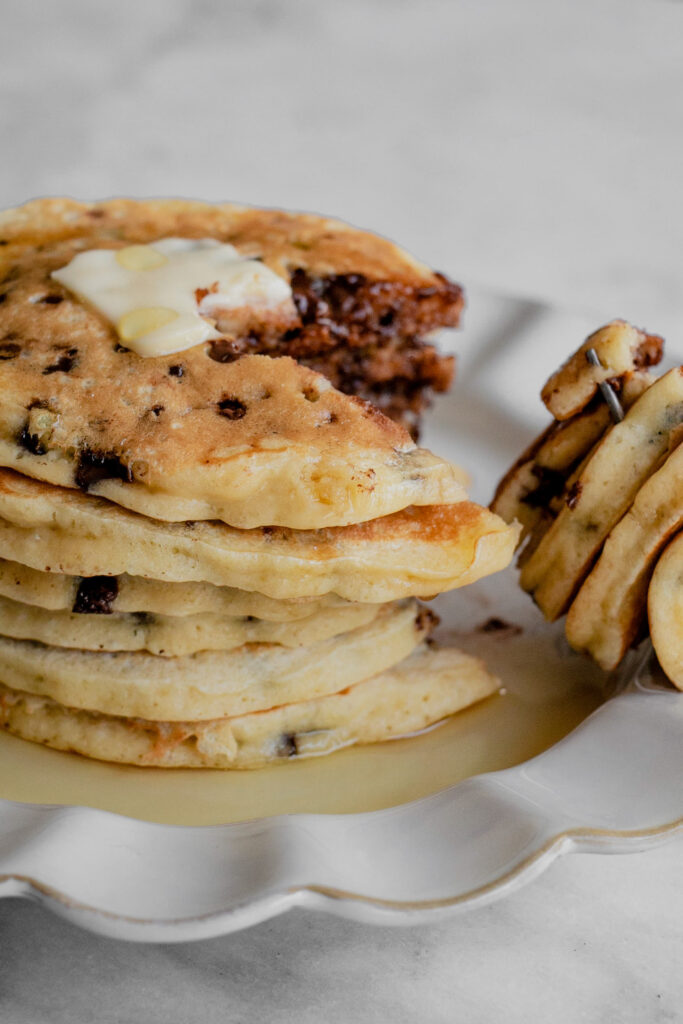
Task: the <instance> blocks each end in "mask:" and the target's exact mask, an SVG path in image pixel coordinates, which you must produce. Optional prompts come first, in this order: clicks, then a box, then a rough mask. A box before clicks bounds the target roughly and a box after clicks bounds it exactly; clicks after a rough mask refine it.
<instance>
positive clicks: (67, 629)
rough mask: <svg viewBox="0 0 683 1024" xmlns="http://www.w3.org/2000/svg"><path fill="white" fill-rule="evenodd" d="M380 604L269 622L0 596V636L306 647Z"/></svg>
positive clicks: (67, 643) (96, 644) (194, 646)
mask: <svg viewBox="0 0 683 1024" xmlns="http://www.w3.org/2000/svg"><path fill="white" fill-rule="evenodd" d="M383 607H386V606H384V605H377V604H346V605H340V606H339V607H338V608H326V609H323V610H321V611H318V612H314V613H313V614H311V615H309V616H307V617H306V618H301V619H296V620H295V621H285V622H272V621H268V620H267V619H256V618H254V617H253V616H251V615H247V616H228V615H217V614H216V613H215V612H202V613H201V614H196V615H155V614H153V613H151V612H132V613H125V612H112V613H110V614H109V615H93V614H85V615H83V614H81V613H79V612H76V613H74V612H68V611H62V612H55V611H47V610H45V609H44V608H35V607H32V606H31V605H28V604H21V603H20V602H19V601H11V600H9V599H8V598H6V597H0V636H6V637H12V638H13V639H15V640H36V641H38V642H40V643H42V644H51V645H52V646H54V647H73V648H76V649H79V650H85V651H148V652H149V653H150V654H158V655H160V656H163V657H166V658H177V657H182V656H183V655H185V654H196V653H197V652H198V651H230V650H233V649H234V648H236V647H242V646H243V645H244V644H280V645H282V646H284V647H305V646H310V645H311V644H316V643H318V642H319V641H320V640H327V639H328V638H329V637H333V636H338V635H339V634H341V633H347V632H349V631H350V630H353V629H357V628H358V627H360V626H365V625H367V624H368V623H369V622H372V620H373V619H374V618H376V617H377V615H378V613H379V611H380V609H381V608H383Z"/></svg>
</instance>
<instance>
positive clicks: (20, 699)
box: [0, 647, 499, 768]
mask: <svg viewBox="0 0 683 1024" xmlns="http://www.w3.org/2000/svg"><path fill="white" fill-rule="evenodd" d="M498 685H499V684H498V680H497V679H495V678H494V677H493V676H491V675H490V674H489V673H488V672H487V671H486V668H485V667H484V665H483V663H482V662H481V661H479V660H478V659H476V658H472V657H470V656H469V655H466V654H462V653H461V652H460V651H457V650H454V649H448V650H438V649H434V648H425V647H420V648H418V649H417V650H416V651H415V653H414V654H413V655H411V657H410V658H408V659H406V660H405V661H404V662H402V664H401V665H397V666H396V667H395V668H392V669H389V670H388V671H386V672H383V673H382V674H381V675H378V676H375V677H374V678H373V679H369V680H367V681H365V682H362V683H358V684H357V685H355V686H351V687H348V688H347V689H345V690H343V691H342V692H341V693H336V694H333V695H331V696H327V697H321V698H318V699H316V700H310V701H303V702H301V703H298V704H288V705H285V706H284V707H280V708H275V709H273V710H271V711H263V712H259V713H256V714H250V715H244V716H240V717H236V718H229V719H218V720H214V721H208V722H179V723H163V722H151V721H144V720H141V719H126V718H121V717H113V716H106V715H99V714H96V713H92V712H87V711H78V710H75V709H73V708H67V707H64V706H63V705H61V704H58V703H56V702H55V701H51V700H49V699H46V698H41V697H35V696H33V695H30V694H27V693H25V692H20V691H16V690H12V689H9V688H8V687H6V686H2V685H1V684H0V726H4V728H6V729H7V730H8V731H9V732H12V733H15V734H16V735H17V736H22V737H23V738H24V739H28V740H33V741H34V742H38V743H44V744H46V745H47V746H49V747H55V748H56V749H58V750H69V751H73V752H75V753H79V754H84V755H85V756H86V757H93V758H97V759H98V760H104V761H118V762H123V763H125V764H136V765H143V766H145V767H150V766H158V767H163V768H259V767H261V766H263V765H265V764H270V763H284V762H288V761H291V760H298V759H300V758H304V757H316V756H318V755H321V754H329V753H331V752H332V751H334V750H339V749H340V748H341V747H348V746H351V745H352V744H355V743H377V742H381V741H383V740H389V739H394V738H396V737H399V736H405V735H409V734H410V733H415V732H418V731H419V730H421V729H424V728H426V727H427V726H429V725H432V724H434V723H435V722H438V721H440V720H441V719H443V718H446V717H447V716H448V715H452V714H454V713H456V712H458V711H461V710H462V709H463V708H465V707H468V706H469V705H471V704H474V703H475V702H476V701H480V700H483V699H484V698H485V697H488V696H490V695H491V694H493V693H495V691H496V690H497V688H498Z"/></svg>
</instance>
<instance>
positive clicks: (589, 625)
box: [567, 370, 683, 669]
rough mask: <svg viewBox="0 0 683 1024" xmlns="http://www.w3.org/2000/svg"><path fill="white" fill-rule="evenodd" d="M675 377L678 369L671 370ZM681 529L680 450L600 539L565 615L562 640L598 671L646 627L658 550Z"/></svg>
mask: <svg viewBox="0 0 683 1024" xmlns="http://www.w3.org/2000/svg"><path fill="white" fill-rule="evenodd" d="M672 372H676V373H678V370H676V371H672ZM681 527H683V446H679V447H678V448H676V450H675V451H674V452H673V453H672V454H671V455H670V456H669V458H668V459H667V460H666V462H665V463H664V465H663V466H662V467H661V469H659V470H657V472H656V473H653V474H652V476H651V477H650V478H649V479H648V480H647V481H646V483H644V484H643V486H642V487H641V488H640V490H639V491H638V494H637V495H636V497H635V500H634V501H633V504H632V505H631V507H630V508H629V510H628V512H627V513H626V515H625V516H624V517H623V519H621V520H620V521H619V523H618V524H617V525H616V526H615V527H614V529H613V530H612V531H611V533H610V535H609V537H608V538H607V540H606V541H605V546H604V547H603V549H602V553H601V555H600V558H599V559H598V561H597V562H596V565H595V568H594V569H593V571H592V572H591V574H590V575H589V576H588V578H587V579H586V581H585V583H584V584H583V586H582V587H581V589H580V590H579V593H578V594H577V596H576V599H575V601H574V603H573V604H572V606H571V608H570V610H569V614H568V616H567V639H568V640H569V643H570V644H571V645H572V647H575V648H576V649H577V650H581V651H587V652H588V653H589V654H590V655H591V656H592V657H593V658H594V659H595V661H597V662H598V664H599V665H601V666H602V668H604V669H613V668H616V666H617V665H618V664H619V662H620V661H621V659H622V658H623V656H624V654H625V653H626V651H627V650H628V649H629V647H630V646H631V644H632V643H634V642H635V641H636V640H638V639H640V638H641V636H642V634H643V633H644V631H645V629H646V606H647V593H648V587H649V583H650V579H651V577H652V573H653V571H654V567H655V565H656V563H657V559H658V558H659V556H660V554H661V552H662V551H663V550H664V548H665V547H666V545H667V543H668V541H669V540H670V539H671V538H672V537H673V536H674V535H675V534H676V533H678V531H679V530H680V529H681Z"/></svg>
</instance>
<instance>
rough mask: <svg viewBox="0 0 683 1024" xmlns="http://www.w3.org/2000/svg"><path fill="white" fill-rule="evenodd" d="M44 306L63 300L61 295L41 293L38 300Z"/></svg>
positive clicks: (57, 303) (56, 304)
mask: <svg viewBox="0 0 683 1024" xmlns="http://www.w3.org/2000/svg"><path fill="white" fill-rule="evenodd" d="M40 301H41V303H42V304H43V305H44V306H58V305H59V303H60V302H64V296H63V295H43V297H42V299H41V300H40Z"/></svg>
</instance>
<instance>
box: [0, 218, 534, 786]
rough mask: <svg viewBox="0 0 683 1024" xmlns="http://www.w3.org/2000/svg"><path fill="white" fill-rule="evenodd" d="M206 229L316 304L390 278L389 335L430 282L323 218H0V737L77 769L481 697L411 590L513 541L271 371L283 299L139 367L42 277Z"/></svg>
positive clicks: (411, 314)
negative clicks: (342, 276)
mask: <svg viewBox="0 0 683 1024" xmlns="http://www.w3.org/2000/svg"><path fill="white" fill-rule="evenodd" d="M205 237H210V238H213V239H217V240H219V241H221V242H230V243H231V244H233V245H234V246H235V247H236V249H238V250H239V252H240V253H243V254H244V256H247V257H250V258H258V259H259V260H260V261H262V262H263V263H265V264H266V265H268V266H269V267H271V269H273V270H275V272H276V273H278V274H280V275H281V276H283V277H284V278H285V279H286V280H288V281H291V279H292V276H293V273H294V271H295V270H296V271H299V270H301V269H302V266H301V264H302V261H303V260H305V267H306V268H307V269H306V273H307V274H308V275H309V278H310V276H311V275H315V276H316V280H318V281H322V284H321V285H320V288H319V290H320V291H321V294H327V290H328V289H329V288H331V287H332V285H331V284H330V280H329V279H331V278H334V277H335V274H337V273H338V272H341V271H340V267H341V268H342V269H343V272H344V273H346V274H349V275H351V274H352V271H353V273H356V272H358V273H359V274H362V275H363V278H364V280H365V281H366V283H367V282H368V281H372V280H373V274H374V277H375V278H376V283H377V285H378V291H380V292H381V291H382V289H381V288H380V287H379V285H381V284H382V283H383V282H384V283H386V281H387V280H388V279H389V272H390V271H391V272H392V273H393V275H394V277H393V279H394V284H396V288H394V290H393V291H392V292H391V298H390V299H387V302H389V303H390V305H392V308H393V309H394V319H395V321H396V322H399V323H403V324H404V325H408V324H411V325H412V327H411V330H412V329H413V328H415V329H417V326H416V325H418V323H419V322H421V321H420V316H421V313H420V309H421V306H420V302H418V301H417V300H416V299H415V290H414V288H413V289H412V291H411V286H410V285H409V283H408V277H409V276H410V274H412V275H413V277H416V276H417V277H420V276H421V278H422V279H423V282H424V281H426V280H427V279H428V273H429V272H428V271H426V269H424V268H420V265H418V264H415V263H414V261H411V260H410V258H409V257H407V256H405V254H401V253H400V251H399V250H396V249H395V248H394V247H393V246H389V243H385V242H383V241H382V240H379V239H374V242H372V241H368V240H369V239H370V240H372V237H373V236H363V235H362V234H361V233H360V232H354V231H352V230H351V229H348V228H345V227H344V226H343V225H338V224H336V222H330V221H322V220H320V219H319V218H310V217H298V218H297V217H294V216H292V215H285V214H279V213H272V212H263V211H252V210H244V209H241V208H233V207H230V208H212V207H207V206H202V205H200V204H188V203H163V202H155V203H142V202H141V203H134V202H123V201H116V202H111V203H103V204H98V205H96V206H87V205H81V204H76V203H73V202H70V201H57V200H51V201H43V202H39V203H32V204H29V205H28V206H26V207H24V208H22V209H20V210H16V211H11V212H9V213H7V214H5V215H3V216H2V218H0V240H1V241H2V243H3V244H2V246H0V271H1V276H2V279H3V284H2V287H1V290H0V380H1V382H2V387H1V388H0V465H2V466H3V467H5V468H3V469H1V470H0V559H2V561H1V562H0V680H1V681H2V685H1V686H0V722H1V723H2V724H3V725H4V726H5V727H6V728H8V729H9V730H10V731H13V732H15V733H17V734H18V735H20V736H23V737H25V738H27V739H31V740H37V741H40V742H43V743H46V744H48V745H50V746H54V747H57V748H60V749H69V750H74V751H77V752H80V753H84V754H86V755H89V756H92V757H96V758H103V759H108V760H115V761H123V762H129V763H136V764H145V765H162V766H193V767H194V766H212V767H237V768H241V767H254V766H258V765H261V764H264V763H267V762H269V761H277V760H282V759H288V758H291V757H294V756H307V755H313V754H320V753H325V752H328V751H330V750H334V749H336V748H337V747H340V746H345V745H348V744H351V743H354V742H370V741H378V740H383V739H389V738H391V737H393V736H397V735H405V734H406V733H410V732H414V731H416V730H419V729H422V728H424V727H426V726H427V725H429V724H431V723H433V722H436V721H439V720H440V719H442V718H444V717H445V716H447V715H449V714H452V713H453V712H455V711H457V710H459V709H460V708H462V707H465V706H467V705H468V704H471V703H472V702H473V701H476V700H478V699H481V698H482V697H484V696H487V695H488V694H490V693H492V692H493V691H494V690H495V688H496V681H495V680H494V679H493V678H492V677H491V676H490V675H489V674H488V673H487V671H486V669H485V668H484V666H483V665H482V664H481V663H480V662H478V661H477V660H475V659H472V658H470V657H467V656H465V655H463V654H460V653H459V652H457V651H453V650H440V649H438V648H436V647H434V646H427V645H426V644H425V643H423V641H425V640H426V638H427V636H428V634H429V631H430V628H431V626H432V623H433V616H432V615H431V614H430V613H429V612H428V611H426V609H424V608H423V607H422V606H420V605H419V604H418V602H417V600H416V598H420V597H422V598H428V597H431V596H433V595H435V594H437V593H439V592H441V591H444V590H447V589H450V588H453V587H457V586H462V585H464V584H467V583H470V582H472V581H474V580H475V579H477V578H479V577H480V576H483V575H485V574H487V573H490V572H494V571H496V570H497V569H499V568H502V567H504V566H505V565H506V564H507V563H508V561H509V559H510V557H511V555H512V550H513V548H514V543H515V539H516V529H514V528H511V527H509V526H507V525H506V524H505V523H504V522H503V521H502V520H501V519H500V518H499V517H498V516H497V515H495V514H494V513H492V512H490V511H489V510H487V509H483V508H481V507H479V506H477V505H475V504H473V503H471V502H470V501H469V500H467V496H466V493H465V491H464V488H463V486H462V483H461V482H460V479H459V475H458V473H457V472H456V471H455V470H454V469H453V468H452V467H451V466H449V465H448V464H447V463H445V462H444V461H443V460H441V459H439V458H437V457H436V456H434V455H432V454H431V453H430V452H428V451H426V450H424V449H420V448H417V447H416V445H415V443H414V442H413V441H412V439H411V437H410V435H409V434H408V433H407V431H406V430H405V429H404V428H403V427H402V426H401V425H399V424H397V423H396V422H392V421H391V420H390V419H388V418H386V417H385V416H384V415H382V413H380V412H379V411H378V410H377V409H376V408H375V407H373V406H371V405H370V404H369V403H367V402H365V401H363V400H360V399H358V398H357V397H349V396H347V395H345V394H343V393H342V392H340V391H338V390H336V389H335V388H334V387H333V386H332V385H331V383H330V381H329V380H328V379H327V378H326V377H323V376H322V375H320V374H318V373H316V372H315V371H313V370H312V369H310V368H309V367H307V366H303V365H301V363H299V362H295V361H294V360H293V359H292V358H289V357H288V356H283V355H280V354H276V353H280V352H285V351H287V350H288V346H289V345H290V344H291V343H292V341H293V339H294V334H293V333H292V332H296V331H299V332H300V333H299V337H301V336H305V334H306V329H305V324H304V325H303V326H301V325H299V327H297V326H296V322H294V326H293V319H292V308H294V307H292V308H290V309H289V310H288V311H286V312H282V311H276V312H275V313H273V311H272V310H269V311H264V310H263V309H259V308H256V307H254V308H251V307H245V308H242V309H240V310H238V311H237V313H235V311H234V310H232V311H230V315H228V314H227V313H226V315H225V316H222V315H221V313H220V311H219V313H218V316H217V317H216V320H215V326H216V328H217V331H218V332H222V333H221V336H220V337H219V338H218V339H216V338H212V339H211V340H210V341H207V342H204V343H202V344H197V345H194V346H193V347H189V348H186V349H184V350H182V351H175V352H174V354H172V355H164V356H154V357H149V358H145V357H141V356H140V355H137V354H136V353H135V352H133V351H130V350H129V349H128V348H127V347H126V345H124V344H122V341H121V336H120V334H117V331H116V329H115V327H114V325H113V324H112V323H111V322H110V321H109V320H108V319H107V318H106V317H105V316H103V315H102V313H101V312H100V311H98V309H97V308H94V307H93V306H92V305H90V304H89V303H88V302H86V301H84V300H83V299H82V298H79V297H78V296H77V295H76V294H74V292H72V291H71V290H70V289H69V288H68V287H65V286H64V285H63V284H60V283H59V282H58V280H56V279H55V278H54V277H53V276H52V275H53V274H54V273H55V272H59V271H61V270H62V269H63V268H64V267H66V266H68V265H70V263H71V261H72V260H73V259H74V257H75V256H76V255H77V254H79V253H82V252H86V251H88V250H93V249H115V250H126V253H127V251H128V249H129V248H130V247H131V246H133V247H135V250H136V251H135V253H134V254H133V255H134V256H135V259H137V260H139V259H140V255H139V248H140V246H144V245H145V244H147V243H150V242H153V241H154V240H157V239H161V238H175V239H183V238H185V239H197V238H199V239H201V238H205ZM293 268H294V269H293ZM402 275H403V276H402ZM210 285H211V282H208V281H207V288H208V287H209V286H210ZM399 285H400V287H399ZM368 287H369V285H368ZM440 287H443V288H446V287H447V286H446V285H443V286H442V285H441V284H440V283H439V279H434V281H432V283H431V284H429V288H431V289H432V293H431V295H430V296H428V295H425V296H423V298H424V301H425V302H427V307H428V306H429V302H428V301H427V300H430V301H431V300H433V299H434V298H435V296H436V295H437V294H438V291H439V288H440ZM359 288H360V286H359ZM429 288H428V286H427V284H426V283H425V284H424V289H425V292H426V291H428V290H429ZM401 289H402V290H401ZM387 290H388V291H390V289H389V288H388V285H387ZM202 293H203V294H205V292H204V291H203V290H202ZM401 296H402V297H403V299H404V300H405V301H404V305H403V306H402V305H401ZM420 301H422V300H420ZM197 302H198V303H199V297H198V299H197ZM343 305H344V304H343V303H340V304H339V305H338V307H336V306H335V308H334V316H335V317H341V316H342V312H343V309H342V307H343ZM427 307H425V308H427ZM348 308H349V311H350V317H351V319H350V323H349V326H348V331H349V334H352V333H353V330H355V327H354V324H355V322H356V319H357V318H358V313H357V307H356V306H355V305H354V304H353V303H351V304H350V305H349V307H348ZM425 315H426V314H425ZM294 316H295V317H296V312H295V313H294ZM373 316H374V314H372V315H371V314H370V312H367V317H366V320H369V321H372V318H373ZM423 319H424V318H423ZM427 319H429V318H428V317H427ZM333 328H334V330H336V327H334V324H333V323H332V320H331V321H330V323H329V324H327V325H326V326H325V330H329V331H332V332H333V333H334V330H333ZM406 330H407V331H408V328H407V327H406ZM278 332H279V334H278ZM409 335H410V331H408V334H407V336H409ZM278 337H279V338H280V341H281V344H279V343H278ZM252 339H257V340H256V341H255V342H254V343H253V344H252ZM259 339H260V340H259ZM263 339H267V345H268V348H269V351H270V353H271V354H270V355H264V354H254V351H256V352H258V351H259V350H260V349H262V348H263V346H264V340H263Z"/></svg>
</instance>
